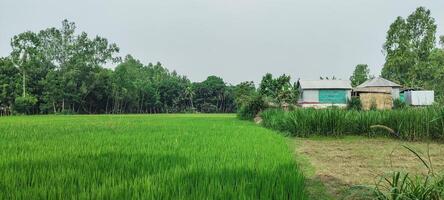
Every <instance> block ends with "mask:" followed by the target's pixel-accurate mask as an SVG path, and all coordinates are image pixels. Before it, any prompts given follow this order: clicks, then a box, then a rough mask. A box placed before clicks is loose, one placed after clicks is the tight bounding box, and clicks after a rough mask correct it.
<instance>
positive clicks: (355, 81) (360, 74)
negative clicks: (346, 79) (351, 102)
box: [350, 64, 370, 87]
mask: <svg viewBox="0 0 444 200" xmlns="http://www.w3.org/2000/svg"><path fill="white" fill-rule="evenodd" d="M368 79H370V69H369V68H368V65H365V64H359V65H356V68H355V70H354V71H353V75H352V76H351V77H350V81H351V84H352V86H353V87H356V86H358V85H360V84H362V83H364V82H365V81H366V80H368Z"/></svg>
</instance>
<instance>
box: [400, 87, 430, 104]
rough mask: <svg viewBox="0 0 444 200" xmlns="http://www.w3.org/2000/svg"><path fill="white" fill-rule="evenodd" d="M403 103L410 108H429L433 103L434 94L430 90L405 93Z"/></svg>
mask: <svg viewBox="0 0 444 200" xmlns="http://www.w3.org/2000/svg"><path fill="white" fill-rule="evenodd" d="M404 98H405V103H406V104H407V105H412V106H430V105H432V104H433V103H434V102H435V92H434V91H431V90H422V91H414V90H411V91H405V92H404Z"/></svg>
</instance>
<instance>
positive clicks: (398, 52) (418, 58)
mask: <svg viewBox="0 0 444 200" xmlns="http://www.w3.org/2000/svg"><path fill="white" fill-rule="evenodd" d="M435 33H436V24H435V20H434V19H433V18H432V17H431V14H430V11H429V10H427V9H425V8H424V7H419V8H417V9H416V11H415V12H414V13H412V14H411V15H409V16H408V18H407V19H403V18H402V17H398V18H397V19H396V20H395V22H393V23H392V24H391V25H390V28H389V31H388V32H387V38H386V42H385V43H384V46H383V50H384V52H385V54H386V62H385V64H384V67H383V69H382V72H381V75H382V77H384V78H387V79H391V80H393V81H397V82H399V83H401V84H403V85H407V86H421V84H422V81H423V80H425V79H428V78H430V77H429V76H430V74H429V69H427V67H428V65H427V62H428V59H429V56H430V54H431V53H432V50H433V48H434V45H435Z"/></svg>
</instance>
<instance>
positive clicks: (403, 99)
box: [399, 92, 405, 102]
mask: <svg viewBox="0 0 444 200" xmlns="http://www.w3.org/2000/svg"><path fill="white" fill-rule="evenodd" d="M399 100H401V101H402V102H405V96H404V92H403V93H400V94H399Z"/></svg>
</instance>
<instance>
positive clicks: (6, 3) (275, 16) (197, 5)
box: [0, 0, 444, 84]
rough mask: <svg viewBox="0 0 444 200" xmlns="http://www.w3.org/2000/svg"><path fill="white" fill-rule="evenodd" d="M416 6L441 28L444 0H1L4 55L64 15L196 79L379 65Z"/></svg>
mask: <svg viewBox="0 0 444 200" xmlns="http://www.w3.org/2000/svg"><path fill="white" fill-rule="evenodd" d="M419 6H425V7H426V8H428V9H430V10H431V12H432V16H433V17H434V18H435V20H436V24H437V25H438V30H437V35H444V1H443V0H365V1H364V0H334V1H332V0H305V1H299V0H125V1H124V0H120V1H117V0H76V1H68V0H0V56H7V55H9V53H10V51H11V47H10V40H11V38H12V37H13V36H14V35H16V34H19V33H21V32H24V31H27V30H30V31H39V30H41V29H45V28H48V27H60V26H61V21H62V20H64V19H68V20H70V21H74V22H75V23H76V25H77V31H78V33H80V32H81V31H84V32H86V33H88V34H89V35H90V36H95V35H99V36H102V37H105V38H107V39H108V41H110V42H113V43H116V44H117V45H118V46H119V47H120V53H119V55H120V56H125V55H127V54H131V55H133V56H134V57H136V58H137V59H139V60H140V61H142V62H143V63H145V64H147V63H148V62H153V63H155V62H157V61H159V62H161V63H162V64H163V66H165V67H167V68H168V69H170V70H176V71H177V72H178V73H179V74H182V75H186V76H187V77H188V78H190V79H191V80H192V81H202V80H205V78H206V77H207V76H209V75H217V76H220V77H222V78H223V79H224V80H225V81H226V82H227V83H231V84H237V83H239V82H242V81H255V82H256V83H257V82H258V81H260V79H261V77H262V76H263V75H264V74H265V73H267V72H270V73H272V74H273V75H275V76H278V75H281V74H287V75H290V76H291V77H292V78H293V80H296V79H298V78H301V79H305V80H311V79H319V77H320V76H329V77H331V76H335V77H337V78H339V79H348V78H349V77H350V75H351V74H352V72H353V70H354V67H355V66H356V65H357V64H368V65H369V67H370V72H371V74H374V75H379V74H380V71H381V68H382V65H383V64H384V58H385V57H384V54H383V53H382V45H383V43H384V41H385V37H386V32H387V30H388V28H389V26H390V24H391V23H392V22H393V21H394V20H395V18H396V17H397V16H402V17H407V16H408V15H409V14H410V13H412V12H413V11H414V10H415V9H416V8H417V7H419ZM107 67H114V66H113V65H109V66H107Z"/></svg>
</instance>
